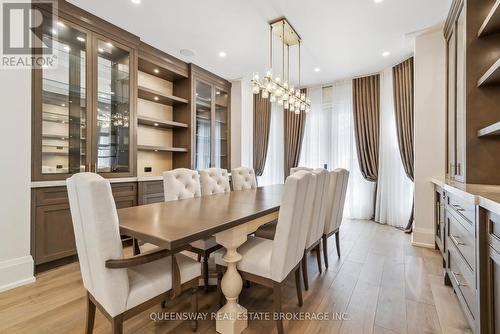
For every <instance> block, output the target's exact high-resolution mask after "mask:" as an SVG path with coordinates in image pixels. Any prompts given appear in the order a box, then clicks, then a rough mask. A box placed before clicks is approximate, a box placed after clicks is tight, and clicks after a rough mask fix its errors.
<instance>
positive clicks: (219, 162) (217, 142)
mask: <svg viewBox="0 0 500 334" xmlns="http://www.w3.org/2000/svg"><path fill="white" fill-rule="evenodd" d="M214 119H215V125H214V126H215V128H214V146H215V147H214V166H215V167H219V168H224V169H227V168H228V154H227V153H228V93H227V92H225V91H223V90H222V89H219V88H216V89H215V116H214Z"/></svg>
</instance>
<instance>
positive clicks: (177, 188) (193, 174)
mask: <svg viewBox="0 0 500 334" xmlns="http://www.w3.org/2000/svg"><path fill="white" fill-rule="evenodd" d="M163 192H164V193H165V202H169V201H176V200H179V199H184V198H193V197H199V196H200V195H201V191H200V175H198V172H197V171H195V170H192V169H187V168H177V169H173V170H169V171H166V172H163Z"/></svg>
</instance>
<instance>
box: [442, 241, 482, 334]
mask: <svg viewBox="0 0 500 334" xmlns="http://www.w3.org/2000/svg"><path fill="white" fill-rule="evenodd" d="M448 275H449V277H450V279H451V282H452V284H453V287H454V288H455V291H456V292H457V296H458V297H459V300H460V301H461V302H462V304H465V305H463V306H464V311H468V312H469V314H470V315H471V316H472V318H475V317H476V288H475V279H474V274H473V272H472V271H471V270H470V269H469V268H468V266H467V264H466V263H465V261H464V260H463V259H462V257H461V256H460V254H458V251H457V248H456V247H455V246H453V245H449V247H448ZM460 297H462V298H460ZM472 325H473V324H471V326H472Z"/></svg>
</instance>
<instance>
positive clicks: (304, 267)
mask: <svg viewBox="0 0 500 334" xmlns="http://www.w3.org/2000/svg"><path fill="white" fill-rule="evenodd" d="M302 276H303V277H304V289H306V291H307V290H309V279H308V277H307V252H306V251H304V256H303V257H302Z"/></svg>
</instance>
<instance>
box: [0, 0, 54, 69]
mask: <svg viewBox="0 0 500 334" xmlns="http://www.w3.org/2000/svg"><path fill="white" fill-rule="evenodd" d="M1 4H2V6H1V8H2V13H1V17H2V25H1V26H2V33H1V36H2V43H1V45H2V50H1V65H0V67H2V68H15V69H19V68H39V67H44V68H46V67H54V66H55V59H56V56H55V55H54V54H53V49H52V39H51V38H45V39H43V37H42V36H43V29H42V25H43V27H47V23H49V24H52V22H54V21H55V20H53V19H51V17H48V16H47V14H45V15H43V14H42V12H41V10H40V9H38V7H37V6H33V5H35V4H36V5H42V6H43V8H44V10H47V13H51V15H55V8H56V6H55V4H56V3H55V1H51V0H45V1H32V2H31V1H27V0H25V1H22V0H21V1H20V0H17V1H2V2H1ZM44 20H49V22H45V23H44ZM49 29H50V31H52V29H51V28H49Z"/></svg>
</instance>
